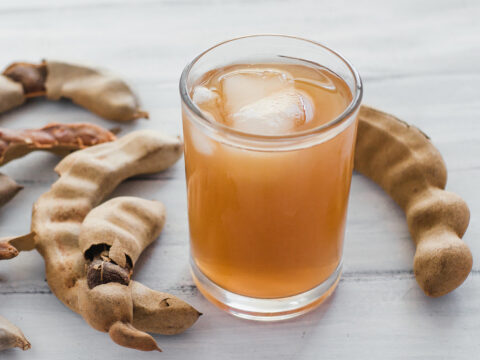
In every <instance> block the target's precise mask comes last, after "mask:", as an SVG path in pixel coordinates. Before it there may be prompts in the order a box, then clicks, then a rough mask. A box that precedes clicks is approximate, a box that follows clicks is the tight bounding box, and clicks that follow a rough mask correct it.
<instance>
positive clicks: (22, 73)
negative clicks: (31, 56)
mask: <svg viewBox="0 0 480 360" xmlns="http://www.w3.org/2000/svg"><path fill="white" fill-rule="evenodd" d="M3 75H5V76H7V77H9V78H10V79H12V80H13V81H16V82H18V83H20V84H21V85H22V87H23V93H24V96H25V97H26V98H29V97H36V96H42V95H45V93H46V90H45V80H46V77H47V68H46V65H45V62H42V63H41V64H30V63H26V62H16V63H13V64H11V65H10V66H8V67H7V68H6V69H5V71H4V72H3Z"/></svg>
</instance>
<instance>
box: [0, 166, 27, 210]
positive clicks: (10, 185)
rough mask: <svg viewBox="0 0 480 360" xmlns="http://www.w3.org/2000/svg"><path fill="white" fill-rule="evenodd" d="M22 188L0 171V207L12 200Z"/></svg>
mask: <svg viewBox="0 0 480 360" xmlns="http://www.w3.org/2000/svg"><path fill="white" fill-rule="evenodd" d="M22 189H23V186H21V185H18V184H17V183H16V182H15V180H13V179H12V178H10V177H8V176H7V175H5V174H1V173H0V207H2V206H3V205H5V204H6V203H7V202H9V201H10V200H12V199H13V197H14V196H15V195H17V193H18V192H19V191H20V190H22Z"/></svg>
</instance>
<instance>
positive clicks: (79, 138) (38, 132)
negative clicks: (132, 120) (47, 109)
mask: <svg viewBox="0 0 480 360" xmlns="http://www.w3.org/2000/svg"><path fill="white" fill-rule="evenodd" d="M115 139H116V137H115V135H114V134H113V133H111V132H110V131H108V130H106V129H104V128H102V127H100V126H97V125H94V124H88V123H77V124H60V123H51V124H48V125H46V126H44V127H42V128H40V129H26V130H17V129H5V128H0V165H4V164H6V163H8V162H9V161H11V160H13V159H17V158H19V157H22V156H25V155H26V154H28V153H30V152H32V151H36V150H43V151H49V152H52V153H55V154H57V155H60V156H65V155H68V154H69V153H71V152H72V151H74V150H78V149H84V148H86V147H89V146H93V145H97V144H101V143H104V142H110V141H113V140H115Z"/></svg>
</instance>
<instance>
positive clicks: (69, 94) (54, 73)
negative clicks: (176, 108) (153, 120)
mask: <svg viewBox="0 0 480 360" xmlns="http://www.w3.org/2000/svg"><path fill="white" fill-rule="evenodd" d="M38 96H46V97H47V98H48V99H50V100H59V99H61V98H66V99H70V100H72V102H74V103H75V104H77V105H80V106H82V107H84V108H85V109H87V110H90V111H91V112H93V113H95V114H97V115H99V116H101V117H103V118H105V119H109V120H113V121H119V122H125V121H131V120H135V119H138V118H148V113H147V112H145V111H142V110H140V105H139V102H138V99H137V97H136V96H135V94H134V92H133V91H132V90H131V89H130V87H129V86H128V85H127V83H126V82H125V81H123V80H122V79H120V78H119V77H117V76H116V75H113V74H112V73H110V72H108V71H105V70H103V69H98V68H95V67H91V66H87V65H82V64H74V63H68V62H62V61H54V60H44V61H42V62H41V63H40V64H32V63H27V62H15V63H13V64H11V65H10V66H8V67H7V68H6V69H5V71H4V72H3V75H2V76H1V78H0V113H1V112H4V111H7V110H9V109H12V108H14V107H16V106H19V105H21V104H22V103H23V102H24V101H25V99H27V98H32V97H38Z"/></svg>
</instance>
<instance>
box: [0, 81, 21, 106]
mask: <svg viewBox="0 0 480 360" xmlns="http://www.w3.org/2000/svg"><path fill="white" fill-rule="evenodd" d="M24 102H25V97H24V96H23V88H22V84H19V83H17V82H15V81H13V80H11V79H10V78H8V77H7V76H4V75H0V113H3V112H5V111H8V110H10V109H13V108H15V107H17V106H20V105H22V104H23V103H24Z"/></svg>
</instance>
